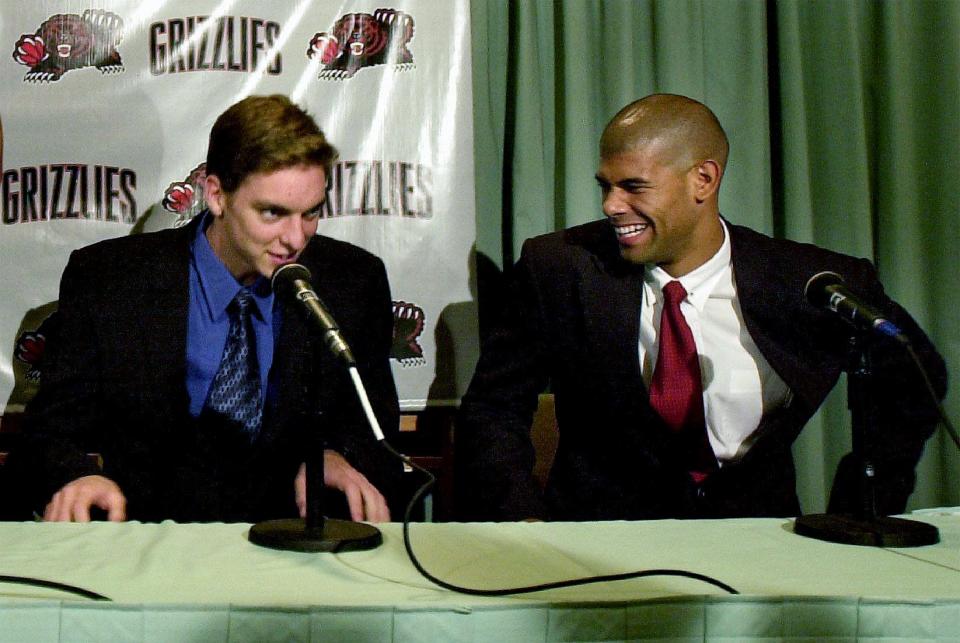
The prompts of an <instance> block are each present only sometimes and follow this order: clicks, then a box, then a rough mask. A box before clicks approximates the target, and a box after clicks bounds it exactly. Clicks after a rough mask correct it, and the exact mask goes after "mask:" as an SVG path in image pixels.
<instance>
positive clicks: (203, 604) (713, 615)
mask: <svg viewBox="0 0 960 643" xmlns="http://www.w3.org/2000/svg"><path fill="white" fill-rule="evenodd" d="M913 518H915V519H921V520H923V521H926V522H929V523H931V524H934V525H936V526H937V527H938V528H939V529H940V535H941V542H940V543H939V544H937V545H932V546H928V547H919V548H910V549H877V548H869V547H858V546H852V545H839V544H833V543H827V542H820V541H816V540H810V539H807V538H803V537H801V536H797V535H795V534H793V533H792V531H791V525H792V521H790V520H784V519H740V520H717V521H693V520H691V521H678V520H665V521H648V522H605V523H502V524H486V523H483V524H459V523H422V524H414V525H412V527H411V533H412V540H413V543H414V549H415V551H416V552H417V553H418V555H419V557H420V558H421V561H422V563H423V564H424V566H425V567H426V568H427V569H428V570H430V571H431V572H432V573H434V574H436V575H437V576H439V577H441V578H443V579H444V580H447V581H449V582H454V583H459V584H463V585H467V586H471V587H483V588H492V587H502V586H515V585H519V584H532V583H537V582H546V581H553V580H559V579H563V578H569V577H573V576H581V575H591V574H604V573H616V572H622V571H629V570H634V569H644V568H665V567H669V568H679V569H685V570H688V571H694V572H698V573H702V574H706V575H708V576H711V577H714V578H717V579H719V580H722V581H723V582H726V583H728V584H730V585H732V586H733V587H735V588H736V589H738V590H739V591H740V592H741V595H739V596H733V595H729V594H725V593H724V592H722V591H721V590H720V589H718V588H716V587H714V586H712V585H708V584H705V583H702V582H699V581H696V580H692V579H686V578H676V577H652V578H642V579H634V580H629V581H618V582H613V583H606V584H602V585H586V586H581V587H572V588H564V589H557V590H551V591H545V592H540V593H537V594H528V595H522V596H507V597H477V596H468V595H463V594H457V593H453V592H450V591H446V590H443V589H440V588H438V587H436V586H434V585H433V584H431V583H430V582H429V581H427V580H426V579H424V578H423V577H422V576H420V575H419V574H418V573H417V572H416V570H415V569H414V568H413V567H412V565H411V564H410V562H409V560H408V559H407V557H406V554H405V552H404V549H403V541H402V530H401V525H399V524H395V523H391V524H386V525H381V529H382V531H383V535H384V543H383V545H382V546H381V547H380V548H378V549H376V550H372V551H366V552H348V553H342V554H308V553H298V552H283V551H275V550H271V549H264V548H260V547H257V546H255V545H252V544H250V543H249V542H248V541H247V539H246V534H247V532H248V530H249V527H250V526H249V525H246V524H176V523H171V522H165V523H160V524H140V523H135V522H131V523H116V524H113V523H92V524H63V523H59V524H52V523H0V574H4V575H22V576H32V577H38V578H45V579H48V580H56V581H59V582H63V583H68V584H71V585H77V586H80V587H83V588H86V589H89V590H93V591H96V592H99V593H101V594H104V595H106V596H108V597H110V598H111V599H113V602H96V601H88V600H84V599H80V598H77V597H74V596H72V595H69V594H65V593H58V592H55V591H53V590H46V589H39V588H32V587H26V586H21V585H12V584H0V642H6V641H17V642H20V641H91V640H93V641H97V640H110V641H141V640H142V641H210V640H215V641H273V640H293V641H311V640H312V641H320V640H333V641H345V640H347V641H455V640H473V641H487V640H491V641H497V642H498V643H505V642H508V641H530V640H541V641H542V640H551V641H552V640H564V641H566V640H594V641H612V640H645V639H657V640H684V641H699V640H719V639H724V640H746V639H761V638H762V639H764V640H781V639H790V640H801V639H804V638H806V639H807V640H823V639H826V638H832V639H833V640H851V641H852V640H862V639H865V638H872V637H886V638H887V639H888V640H910V639H918V640H939V641H946V640H952V641H960V511H958V510H941V511H930V512H927V513H924V514H921V515H919V516H918V515H914V516H913Z"/></svg>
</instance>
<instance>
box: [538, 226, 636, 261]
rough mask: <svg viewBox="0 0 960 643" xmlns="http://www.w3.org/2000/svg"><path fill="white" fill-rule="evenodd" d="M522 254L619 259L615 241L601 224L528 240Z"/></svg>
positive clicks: (574, 227)
mask: <svg viewBox="0 0 960 643" xmlns="http://www.w3.org/2000/svg"><path fill="white" fill-rule="evenodd" d="M523 252H524V253H525V254H533V255H544V256H547V257H554V258H562V257H573V256H578V255H580V256H586V255H595V256H598V257H602V258H604V259H607V258H609V257H611V256H614V255H616V256H619V250H618V249H617V241H616V237H615V236H614V233H613V230H612V229H611V227H610V225H609V224H608V223H607V222H606V221H605V220H599V221H591V222H590V223H584V224H581V225H577V226H573V227H571V228H566V229H564V230H558V231H557V232H550V233H547V234H542V235H539V236H536V237H532V238H530V239H528V240H527V241H525V242H524V244H523Z"/></svg>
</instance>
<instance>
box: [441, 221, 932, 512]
mask: <svg viewBox="0 0 960 643" xmlns="http://www.w3.org/2000/svg"><path fill="white" fill-rule="evenodd" d="M729 229H730V236H731V244H732V257H733V266H734V274H735V279H736V284H737V293H738V298H739V301H740V305H741V308H742V311H743V316H744V320H745V322H746V327H747V329H748V331H749V333H750V335H751V337H752V338H753V340H754V341H755V342H756V344H757V346H758V347H759V349H760V350H761V351H762V353H763V355H764V356H765V357H766V359H767V360H768V361H769V363H770V365H771V366H772V367H773V368H774V370H776V372H777V373H778V374H779V375H780V377H781V378H782V379H783V380H784V381H785V382H786V383H787V385H788V386H789V387H790V388H791V390H792V391H793V398H792V402H791V403H790V404H789V405H788V406H787V407H786V408H782V409H780V410H778V411H777V412H774V413H771V414H768V415H767V416H766V417H764V418H763V420H762V422H761V423H760V426H759V427H757V430H756V432H755V434H754V436H753V438H754V443H753V445H752V447H751V448H750V450H749V451H748V452H747V453H746V455H745V456H744V457H743V458H742V459H741V460H740V461H739V462H737V463H736V464H730V465H727V466H724V467H723V468H722V469H721V470H720V471H719V472H718V473H717V474H715V475H713V476H711V477H710V478H709V479H708V480H707V482H706V483H705V484H704V485H703V486H702V487H700V488H697V487H695V486H694V485H693V484H692V482H691V481H690V478H689V476H688V475H687V473H686V472H685V470H684V467H683V466H682V465H681V459H680V458H679V457H678V452H677V448H676V446H675V444H674V439H673V436H672V435H671V433H670V432H669V430H668V429H667V428H666V427H665V426H664V424H663V422H662V421H661V420H660V418H659V416H658V415H657V414H656V412H655V411H653V410H652V409H651V407H650V405H649V398H648V393H647V390H646V387H645V386H644V382H643V379H642V376H641V371H640V364H639V358H638V351H637V342H638V334H639V310H640V304H641V297H642V279H643V272H642V271H643V268H642V266H635V265H631V264H629V263H628V262H626V261H624V260H623V259H622V258H621V257H620V254H619V250H618V247H617V243H616V240H615V238H614V235H613V233H612V231H611V229H610V226H609V224H608V223H607V222H606V221H598V222H594V223H589V224H586V225H582V226H578V227H574V228H571V229H569V230H564V231H561V232H557V233H553V234H548V235H544V236H541V237H538V238H535V239H532V240H529V241H528V242H526V243H525V244H524V248H523V252H522V255H521V258H520V260H519V261H518V263H517V265H516V267H515V269H514V274H513V280H512V281H513V289H512V293H511V297H512V299H511V305H509V306H506V307H505V311H504V319H503V321H502V323H501V324H500V325H499V327H498V328H497V329H496V330H495V331H494V332H492V333H491V334H490V335H489V336H488V338H487V339H486V340H485V341H484V345H483V349H482V352H481V358H480V362H479V364H478V366H477V371H476V373H475V376H474V379H473V381H472V382H471V385H470V388H469V390H468V392H467V394H466V396H465V397H464V399H463V403H462V407H461V413H460V417H459V422H458V426H457V456H458V457H457V465H458V488H459V491H460V499H459V502H458V506H460V507H461V508H463V509H464V510H465V511H464V516H463V517H465V518H469V519H479V520H515V519H522V518H526V517H539V518H548V519H556V520H600V519H643V518H666V517H694V516H700V517H723V516H785V515H796V514H797V513H799V510H800V508H799V503H798V501H797V496H796V491H795V472H794V464H793V458H792V455H791V451H790V447H791V444H792V443H793V441H794V439H795V438H796V436H797V435H798V433H799V432H800V430H801V428H802V427H803V426H804V424H805V423H806V422H807V420H808V419H809V418H810V416H811V415H812V414H813V413H814V412H815V411H816V409H817V407H819V406H820V404H821V403H822V402H823V400H824V398H825V397H826V395H827V393H828V392H829V391H830V389H831V388H832V387H833V386H834V384H835V383H836V381H837V378H838V376H839V375H840V372H841V370H842V369H843V368H844V367H845V366H846V364H847V353H848V338H849V335H850V328H849V327H848V326H847V324H845V322H843V321H842V320H840V319H839V318H837V317H836V316H834V315H832V314H831V313H829V312H826V311H822V310H819V309H817V308H814V307H813V306H812V305H810V304H808V303H807V302H806V301H805V300H804V294H803V292H804V286H805V284H806V281H807V280H808V279H809V277H810V276H812V275H813V274H815V273H817V272H819V271H822V270H831V271H834V272H837V273H839V274H841V275H843V276H844V278H845V280H846V282H847V284H848V285H849V287H850V288H851V289H853V290H854V291H856V292H858V293H860V294H861V295H862V296H863V297H865V298H866V299H867V300H868V301H871V302H873V303H875V304H876V305H877V306H879V307H880V308H882V309H883V310H884V311H885V312H886V313H887V314H888V316H889V317H890V319H891V320H893V321H894V322H895V323H896V324H898V325H899V326H900V327H901V328H903V329H905V330H906V332H907V333H908V334H909V335H910V336H911V338H912V340H913V342H914V345H915V347H916V351H917V353H918V354H919V355H920V357H921V360H922V361H923V362H924V364H925V365H926V368H927V369H928V371H929V372H930V373H931V376H932V378H933V380H934V382H935V383H936V384H935V385H936V387H937V388H938V393H939V394H940V395H941V396H942V395H943V392H944V390H945V380H946V373H945V368H944V365H943V361H942V359H941V358H940V357H939V355H937V353H936V352H935V350H934V348H933V347H932V346H931V344H930V342H929V341H928V339H927V338H926V336H925V335H924V334H923V332H922V331H921V330H920V329H919V328H918V327H917V325H916V324H915V323H914V321H913V320H912V319H911V318H910V317H909V315H908V314H907V313H906V312H905V311H904V310H903V309H902V308H901V307H900V306H898V305H897V304H895V303H894V302H893V301H891V300H890V299H889V298H888V297H886V295H885V294H884V292H883V289H882V286H881V285H880V283H879V282H878V281H877V278H876V273H875V271H874V269H873V267H872V265H871V264H870V263H869V262H868V261H866V260H862V259H854V258H852V257H848V256H845V255H841V254H837V253H834V252H830V251H827V250H823V249H821V248H817V247H815V246H812V245H807V244H800V243H795V242H791V241H785V240H776V239H771V238H770V237H767V236H764V235H762V234H759V233H757V232H754V231H752V230H750V229H747V228H744V227H740V226H734V225H730V226H729ZM872 352H873V355H874V360H875V367H876V371H878V374H877V376H876V377H875V388H874V395H873V396H872V401H873V403H874V406H875V408H874V410H875V411H876V415H875V417H876V424H877V427H878V432H879V435H878V442H879V444H878V447H877V453H876V461H877V476H878V483H879V487H880V509H881V511H883V512H885V513H890V512H896V511H900V510H902V509H903V507H904V505H905V503H906V499H907V497H908V496H909V494H910V492H911V491H912V489H913V484H914V467H915V465H916V462H917V460H918V458H919V456H920V453H921V450H922V447H923V443H924V441H925V440H926V438H927V437H928V436H929V435H930V433H931V432H932V430H933V428H934V426H935V422H936V417H937V416H936V407H935V406H934V404H933V403H932V402H930V400H929V399H928V395H927V393H926V391H925V389H924V387H923V385H922V383H921V382H922V380H921V378H920V376H919V374H918V373H917V370H916V368H915V367H914V366H913V365H912V364H911V363H910V361H909V358H908V357H907V355H906V354H905V353H904V351H903V350H901V349H900V348H899V347H898V346H897V345H896V343H895V342H894V341H892V340H880V341H878V342H877V343H876V344H875V345H874V349H873V351H872ZM548 384H549V386H550V387H551V389H552V391H553V393H554V395H555V400H556V411H557V422H558V425H559V432H560V438H559V444H558V449H557V454H556V460H555V463H554V465H553V469H552V471H551V473H550V476H549V480H548V483H547V488H546V491H545V494H541V493H540V490H539V489H538V488H537V486H536V484H535V483H534V481H533V479H532V478H531V468H532V464H533V458H534V453H533V448H532V446H531V442H530V438H529V426H530V421H531V416H532V413H533V410H534V408H535V406H536V398H537V394H538V393H539V392H541V391H542V390H544V388H545V387H546V386H547V385H548ZM852 464H853V463H852V462H847V463H845V464H844V465H843V467H842V471H843V473H842V475H841V474H838V478H837V479H838V481H841V482H842V484H840V486H839V487H837V488H835V490H834V493H833V497H832V508H833V509H838V510H839V509H844V508H849V507H850V506H851V503H852V502H854V499H855V491H854V489H853V488H852V487H855V485H853V484H850V483H851V480H848V478H850V477H851V474H850V471H852V469H851V467H852Z"/></svg>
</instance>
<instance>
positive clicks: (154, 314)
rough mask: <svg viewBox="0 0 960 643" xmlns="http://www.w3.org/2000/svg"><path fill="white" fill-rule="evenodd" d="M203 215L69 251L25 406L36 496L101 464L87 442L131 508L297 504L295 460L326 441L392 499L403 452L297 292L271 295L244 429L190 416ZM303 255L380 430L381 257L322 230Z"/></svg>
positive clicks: (231, 512)
mask: <svg viewBox="0 0 960 643" xmlns="http://www.w3.org/2000/svg"><path fill="white" fill-rule="evenodd" d="M199 219H200V217H198V218H197V220H195V221H194V222H192V223H191V224H190V225H188V226H186V227H183V228H180V229H173V230H164V231H160V232H155V233H147V234H141V235H134V236H129V237H123V238H117V239H111V240H108V241H104V242H101V243H97V244H94V245H92V246H88V247H86V248H83V249H80V250H77V251H76V252H74V253H73V254H72V255H71V257H70V261H69V263H68V265H67V268H66V269H65V271H64V274H63V279H62V282H61V288H60V302H59V309H58V315H59V317H60V320H59V322H60V329H59V332H58V333H57V334H56V337H53V338H49V339H48V351H49V352H48V353H47V354H46V356H45V359H44V366H43V375H42V381H41V385H40V389H39V391H38V393H37V396H36V397H35V398H34V400H33V401H32V402H31V403H30V405H29V406H28V409H27V418H26V426H25V436H24V437H25V447H26V461H27V462H28V464H27V466H26V467H22V468H25V469H27V470H30V471H33V472H36V473H38V474H39V475H40V481H39V484H38V485H36V487H35V488H36V489H38V490H39V491H40V497H39V498H37V502H38V504H39V506H42V503H45V502H46V501H47V500H48V499H49V497H50V495H51V494H52V493H53V492H54V491H56V490H57V489H59V488H60V486H62V485H63V484H65V483H66V482H69V481H70V480H73V479H75V478H77V477H79V476H81V475H86V474H90V473H96V472H97V469H96V467H95V465H93V464H92V463H91V462H90V459H89V458H87V457H86V455H85V454H86V453H87V452H89V451H94V452H98V453H100V454H102V459H103V470H102V473H103V474H104V475H106V476H108V477H110V478H112V479H113V480H115V481H116V482H117V483H118V484H119V485H120V487H121V489H122V490H123V492H124V493H125V495H126V496H127V500H128V517H129V518H130V519H140V520H162V519H166V518H171V519H174V520H179V521H192V520H223V521H255V520H261V519H266V518H276V517H284V516H294V515H296V507H295V503H294V494H293V479H294V477H295V475H296V472H297V469H298V467H299V464H300V463H301V462H303V461H305V460H306V459H308V458H309V457H310V454H313V455H314V456H315V455H316V454H318V453H322V449H323V448H324V447H326V448H331V449H334V450H336V451H338V452H340V453H341V454H342V455H344V456H345V457H346V458H347V460H348V461H350V462H351V463H352V464H353V465H354V466H355V467H356V468H357V469H359V470H360V472H361V473H363V474H365V475H366V476H367V477H368V478H369V479H370V481H371V482H372V483H373V484H374V485H375V486H377V487H378V489H380V490H381V491H382V492H384V493H385V495H387V496H388V498H389V494H390V491H391V490H392V489H395V488H396V487H397V482H398V476H399V474H400V472H401V468H400V465H399V463H397V462H396V461H394V460H393V459H392V458H390V457H389V455H388V454H387V453H386V451H385V450H384V449H382V448H381V447H380V446H379V445H378V444H377V443H376V442H375V440H374V439H373V438H372V436H371V433H370V430H369V428H368V427H367V425H366V421H365V419H364V416H363V415H362V411H361V408H360V406H359V404H358V403H357V402H356V395H355V393H354V391H353V386H352V384H351V383H350V380H349V377H348V375H347V373H346V371H345V369H343V368H342V366H341V365H340V364H339V363H337V362H335V361H334V358H332V357H331V356H330V355H329V353H328V351H327V350H326V349H325V348H324V347H323V346H322V345H321V343H320V341H319V340H318V338H317V337H316V334H315V333H313V332H311V330H310V329H309V328H308V326H307V323H306V321H307V320H306V319H305V317H304V315H303V314H302V310H300V309H299V308H294V307H292V305H291V303H292V302H289V301H282V302H279V304H280V305H281V306H282V308H281V330H280V335H279V338H278V340H277V344H276V347H275V351H274V361H273V364H272V366H271V370H270V376H269V386H268V393H267V403H266V405H265V409H264V420H263V426H262V429H261V432H260V434H259V436H258V437H257V439H256V440H255V441H254V442H253V444H251V443H250V441H249V440H248V439H245V438H244V437H243V436H242V435H241V434H239V433H238V432H237V431H236V429H234V428H230V427H225V426H217V425H215V423H213V422H209V421H206V420H204V421H201V420H195V419H193V418H191V417H190V415H189V412H188V394H187V390H186V337H187V311H188V288H189V286H188V283H189V282H188V270H189V263H190V244H191V241H192V239H193V235H194V231H195V229H196V225H198V223H199ZM300 262H301V263H303V264H304V265H305V266H306V267H307V268H308V269H310V271H311V273H312V274H313V285H314V288H315V290H316V291H317V293H318V295H319V296H320V297H321V299H323V300H324V301H325V303H326V304H327V306H328V308H329V309H330V310H331V311H332V313H333V315H334V316H335V317H336V319H337V321H338V322H339V324H340V326H341V328H342V329H343V333H344V335H345V338H346V339H347V341H348V342H349V343H350V344H351V345H352V348H353V351H354V353H355V355H356V357H357V360H358V366H359V371H360V374H361V376H362V377H363V379H364V381H365V383H366V386H367V389H368V392H369V394H370V398H371V401H372V403H373V405H374V408H375V410H376V412H377V415H378V418H379V421H380V424H381V426H382V427H383V428H384V430H385V432H386V433H387V437H388V439H389V437H390V435H392V433H393V431H395V430H396V427H397V426H398V417H399V407H398V403H397V395H396V390H395V388H394V383H393V377H392V374H391V371H390V365H389V350H390V342H391V336H392V323H393V315H392V310H391V299H390V291H389V285H388V283H387V277H386V272H385V270H384V267H383V263H382V262H381V261H380V260H379V259H377V258H376V257H374V256H373V255H371V254H370V253H368V252H366V251H364V250H362V249H360V248H357V247H356V246H353V245H350V244H348V243H344V242H340V241H336V240H334V239H330V238H328V237H323V236H317V237H315V238H313V239H312V240H311V241H310V242H309V244H308V245H307V248H306V250H305V251H304V253H303V254H302V255H301V258H300ZM328 495H329V496H331V497H333V498H336V499H337V500H338V501H340V499H339V496H338V495H334V494H332V493H331V494H328ZM340 502H341V504H342V501H340ZM327 513H338V512H337V511H332V510H331V511H327Z"/></svg>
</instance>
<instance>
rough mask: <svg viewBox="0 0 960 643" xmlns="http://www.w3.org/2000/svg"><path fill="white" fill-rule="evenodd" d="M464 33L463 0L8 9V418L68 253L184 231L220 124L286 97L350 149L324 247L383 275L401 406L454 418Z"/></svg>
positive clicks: (458, 387) (467, 354)
mask: <svg viewBox="0 0 960 643" xmlns="http://www.w3.org/2000/svg"><path fill="white" fill-rule="evenodd" d="M469 16H470V12H469V5H468V0H396V1H391V2H389V3H384V2H368V1H365V0H357V1H340V2H333V1H328V0H299V1H292V0H223V1H222V2H214V1H212V0H210V1H207V0H166V1H164V2H142V1H140V0H59V1H54V0H35V1H33V2H22V1H20V0H0V46H2V47H4V48H5V51H6V52H12V53H10V54H9V55H7V56H6V57H4V58H2V59H0V87H2V88H3V89H2V95H0V122H2V132H3V134H2V135H0V136H2V138H0V149H2V156H0V159H2V164H3V166H2V178H3V182H2V204H3V206H2V208H3V209H2V215H3V225H2V227H0V253H2V257H3V267H4V268H3V270H4V275H5V277H6V278H5V279H4V280H2V281H0V301H2V302H3V303H2V305H0V368H2V372H0V395H2V396H3V398H4V399H5V400H6V409H7V410H8V411H15V410H20V409H21V408H22V405H23V403H24V402H25V401H26V400H27V399H29V397H30V396H31V395H32V394H33V392H34V390H35V387H36V382H37V380H38V378H39V377H42V356H43V348H44V341H45V337H44V321H45V320H46V319H47V317H48V316H49V315H50V313H51V312H52V311H53V310H54V309H55V307H56V301H55V300H56V298H57V290H58V285H59V278H60V273H61V272H62V270H63V268H64V266H65V265H66V262H67V258H68V256H69V254H70V252H71V251H72V250H73V249H75V248H78V247H81V246H84V245H87V244H89V243H92V242H94V241H98V240H100V239H104V238H107V237H115V236H120V235H126V234H137V233H141V232H145V231H150V230H157V229H162V228H167V227H172V226H177V225H182V224H183V223H185V222H186V221H188V220H189V218H190V217H191V216H193V215H195V214H196V213H197V212H199V211H200V210H201V209H202V207H203V204H202V198H203V195H202V186H201V184H200V180H201V179H202V177H203V175H204V159H205V156H206V145H207V135H208V133H209V131H210V127H211V126H212V125H213V122H214V120H215V119H216V117H217V116H218V115H219V114H220V113H221V112H222V111H223V110H224V109H225V108H226V107H227V106H229V105H231V104H232V103H234V102H236V101H237V100H239V99H241V98H243V97H244V96H247V95H250V94H273V93H282V94H287V95H289V96H290V97H291V98H292V99H293V100H294V101H295V102H297V103H299V104H300V105H301V106H303V107H304V108H306V109H307V111H308V112H310V113H311V114H312V115H313V116H314V117H315V118H316V120H317V122H318V123H319V124H320V126H321V128H322V129H323V130H324V132H325V133H326V135H327V137H328V138H329V139H330V140H331V141H332V142H333V143H334V144H335V145H336V146H337V148H338V149H339V150H340V161H339V162H338V164H337V165H336V167H335V169H334V171H333V173H332V177H331V190H330V194H329V199H328V202H327V203H328V204H327V206H326V209H325V210H324V213H323V218H322V220H321V222H320V227H319V232H320V233H321V234H325V235H329V236H332V237H336V238H339V239H344V240H347V241H351V242H353V243H356V244H358V245H360V246H363V247H365V248H367V249H368V250H371V251H372V252H374V253H375V254H377V255H378V256H380V257H381V258H382V259H383V260H384V262H385V263H386V266H387V271H388V273H389V276H390V282H391V287H392V291H393V298H394V315H395V328H394V345H393V352H392V358H393V360H392V361H393V364H394V374H395V376H396V379H397V388H398V391H399V393H400V399H401V404H402V406H403V407H404V408H405V409H417V408H422V407H423V406H425V405H428V404H430V405H434V404H435V405H440V404H448V403H451V402H452V401H454V400H456V399H457V398H458V397H459V395H461V394H462V392H463V391H464V389H465V388H466V385H467V383H468V381H469V378H470V376H471V374H472V370H473V366H474V364H475V361H476V353H477V348H476V346H477V339H476V337H477V324H476V306H475V297H474V296H473V294H472V292H473V289H472V288H471V284H472V282H473V279H474V277H473V275H472V271H471V266H472V265H473V253H474V241H475V227H474V221H475V218H474V189H473V129H472V95H471V70H470V22H469ZM162 269H163V267H162V266H158V270H162ZM343 269H344V270H349V269H350V267H349V266H344V267H343ZM335 312H336V311H334V313H335ZM131 314H139V313H137V312H136V311H131ZM143 314H149V311H144V312H143Z"/></svg>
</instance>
